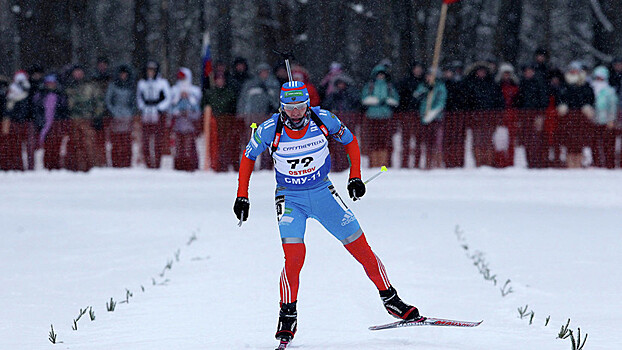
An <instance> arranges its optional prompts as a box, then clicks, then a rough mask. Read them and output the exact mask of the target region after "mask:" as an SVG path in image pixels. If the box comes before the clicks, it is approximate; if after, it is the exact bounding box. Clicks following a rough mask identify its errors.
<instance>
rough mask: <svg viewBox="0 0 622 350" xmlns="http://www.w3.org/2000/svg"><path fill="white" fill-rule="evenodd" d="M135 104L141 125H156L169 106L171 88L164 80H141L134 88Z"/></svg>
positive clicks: (157, 78) (158, 78) (157, 77)
mask: <svg viewBox="0 0 622 350" xmlns="http://www.w3.org/2000/svg"><path fill="white" fill-rule="evenodd" d="M136 104H137V106H138V110H139V111H140V114H141V119H142V121H143V123H149V124H153V123H157V122H158V121H159V118H160V114H161V113H164V112H166V111H168V109H169V107H170V105H171V86H170V85H169V83H168V81H167V80H166V79H164V78H160V77H159V76H158V75H156V77H155V79H141V80H139V81H138V85H137V87H136Z"/></svg>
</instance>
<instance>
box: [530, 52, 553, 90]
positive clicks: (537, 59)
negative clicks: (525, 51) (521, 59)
mask: <svg viewBox="0 0 622 350" xmlns="http://www.w3.org/2000/svg"><path fill="white" fill-rule="evenodd" d="M533 57H534V69H535V71H536V76H538V78H539V79H540V81H542V82H544V81H548V79H549V74H550V71H549V52H548V51H547V50H546V49H545V48H542V47H540V48H538V49H536V51H535V53H534V55H533Z"/></svg>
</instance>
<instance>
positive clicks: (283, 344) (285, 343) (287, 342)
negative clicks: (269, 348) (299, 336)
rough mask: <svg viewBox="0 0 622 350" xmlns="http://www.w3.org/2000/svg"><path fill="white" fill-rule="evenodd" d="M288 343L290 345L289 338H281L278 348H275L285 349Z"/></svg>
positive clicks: (278, 349)
mask: <svg viewBox="0 0 622 350" xmlns="http://www.w3.org/2000/svg"><path fill="white" fill-rule="evenodd" d="M287 345H289V340H285V339H281V342H280V343H279V347H278V348H276V349H275V350H284V349H285V348H287Z"/></svg>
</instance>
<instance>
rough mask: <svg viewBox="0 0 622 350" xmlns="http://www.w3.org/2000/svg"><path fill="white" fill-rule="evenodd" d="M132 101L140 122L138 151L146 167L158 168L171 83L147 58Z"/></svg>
mask: <svg viewBox="0 0 622 350" xmlns="http://www.w3.org/2000/svg"><path fill="white" fill-rule="evenodd" d="M136 102H137V106H138V109H139V111H140V115H141V122H142V154H143V159H144V161H145V164H146V165H147V168H160V161H161V159H162V148H163V146H164V143H165V142H167V141H168V140H165V139H164V128H165V117H166V111H168V109H169V106H170V104H171V87H170V85H169V83H168V81H167V80H166V79H164V78H161V77H160V65H159V64H158V63H157V62H156V61H148V62H147V64H146V65H145V70H144V75H143V78H142V79H141V80H139V81H138V85H137V88H136Z"/></svg>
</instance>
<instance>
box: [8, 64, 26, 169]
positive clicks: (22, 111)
mask: <svg viewBox="0 0 622 350" xmlns="http://www.w3.org/2000/svg"><path fill="white" fill-rule="evenodd" d="M29 92H30V82H29V81H28V75H27V74H26V72H25V71H23V70H20V71H17V72H16V73H15V75H14V76H13V82H12V83H11V85H10V86H9V89H8V92H7V95H6V107H5V115H4V119H3V125H2V126H3V127H2V133H3V134H4V138H5V141H4V142H5V149H4V150H3V152H2V154H1V155H0V156H2V157H5V161H4V162H3V163H4V164H5V167H6V168H5V169H6V170H21V171H23V170H24V169H29V170H32V169H34V147H33V146H32V145H33V143H34V134H33V116H32V100H31V98H30V97H29ZM22 148H24V149H25V150H26V153H27V159H28V162H27V163H26V165H24V161H23V155H22V153H23V149H22Z"/></svg>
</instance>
